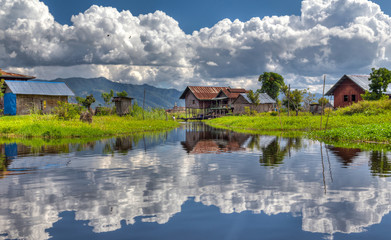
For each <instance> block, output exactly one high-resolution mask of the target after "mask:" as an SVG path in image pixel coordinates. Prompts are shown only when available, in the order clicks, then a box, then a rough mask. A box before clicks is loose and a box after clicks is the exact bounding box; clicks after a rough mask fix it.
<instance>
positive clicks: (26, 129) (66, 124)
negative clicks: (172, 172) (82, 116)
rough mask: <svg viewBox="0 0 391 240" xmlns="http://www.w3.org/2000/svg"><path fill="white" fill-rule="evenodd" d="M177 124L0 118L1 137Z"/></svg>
mask: <svg viewBox="0 0 391 240" xmlns="http://www.w3.org/2000/svg"><path fill="white" fill-rule="evenodd" d="M178 125H179V124H178V123H176V122H174V121H164V120H150V119H149V120H145V121H143V120H136V119H134V118H132V117H130V116H126V117H118V116H99V117H98V116H94V118H93V122H92V124H88V123H83V122H81V121H79V120H78V119H77V120H76V119H74V120H69V121H64V120H58V119H57V118H56V117H55V116H54V115H27V116H5V117H1V118H0V136H2V137H12V138H14V137H23V138H29V137H41V138H49V139H53V138H54V139H58V138H85V137H88V138H98V137H105V136H107V137H108V136H116V135H125V134H134V133H140V132H152V131H161V130H166V129H171V128H175V127H177V126H178Z"/></svg>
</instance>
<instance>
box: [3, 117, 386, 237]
mask: <svg viewBox="0 0 391 240" xmlns="http://www.w3.org/2000/svg"><path fill="white" fill-rule="evenodd" d="M0 152H1V153H2V154H3V155H2V161H3V162H4V161H5V163H6V164H5V166H3V170H2V171H0V239H49V238H52V239H160V240H161V239H197V240H198V239H390V227H391V215H390V214H389V213H390V210H391V178H389V176H390V170H391V166H390V160H389V159H391V154H389V153H386V152H366V151H360V150H358V149H343V148H337V147H333V146H330V145H326V144H324V143H319V142H317V141H311V140H307V139H302V138H281V137H275V136H254V135H246V134H240V133H233V132H229V131H225V130H216V129H213V128H210V127H207V126H204V125H201V124H187V125H184V126H182V127H181V128H178V129H175V130H173V131H170V132H164V133H160V134H154V135H152V136H151V135H150V136H134V137H124V138H114V139H107V140H101V141H96V142H90V143H83V144H67V145H60V146H42V147H28V146H23V145H20V144H19V145H17V144H5V145H2V146H0Z"/></svg>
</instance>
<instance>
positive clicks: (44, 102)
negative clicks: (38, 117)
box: [41, 100, 46, 110]
mask: <svg viewBox="0 0 391 240" xmlns="http://www.w3.org/2000/svg"><path fill="white" fill-rule="evenodd" d="M45 109H46V100H41V110H45Z"/></svg>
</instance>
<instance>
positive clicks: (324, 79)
mask: <svg viewBox="0 0 391 240" xmlns="http://www.w3.org/2000/svg"><path fill="white" fill-rule="evenodd" d="M325 85H326V74H325V75H324V76H323V94H322V112H321V113H320V130H322V120H323V111H324V109H323V106H324V87H325Z"/></svg>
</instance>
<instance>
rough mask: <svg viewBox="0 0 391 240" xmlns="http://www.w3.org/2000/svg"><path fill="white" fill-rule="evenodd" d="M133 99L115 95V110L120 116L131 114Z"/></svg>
mask: <svg viewBox="0 0 391 240" xmlns="http://www.w3.org/2000/svg"><path fill="white" fill-rule="evenodd" d="M132 99H133V98H130V97H113V102H114V104H115V110H116V112H117V115H118V116H123V115H126V114H129V113H130V111H131V109H132Z"/></svg>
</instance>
